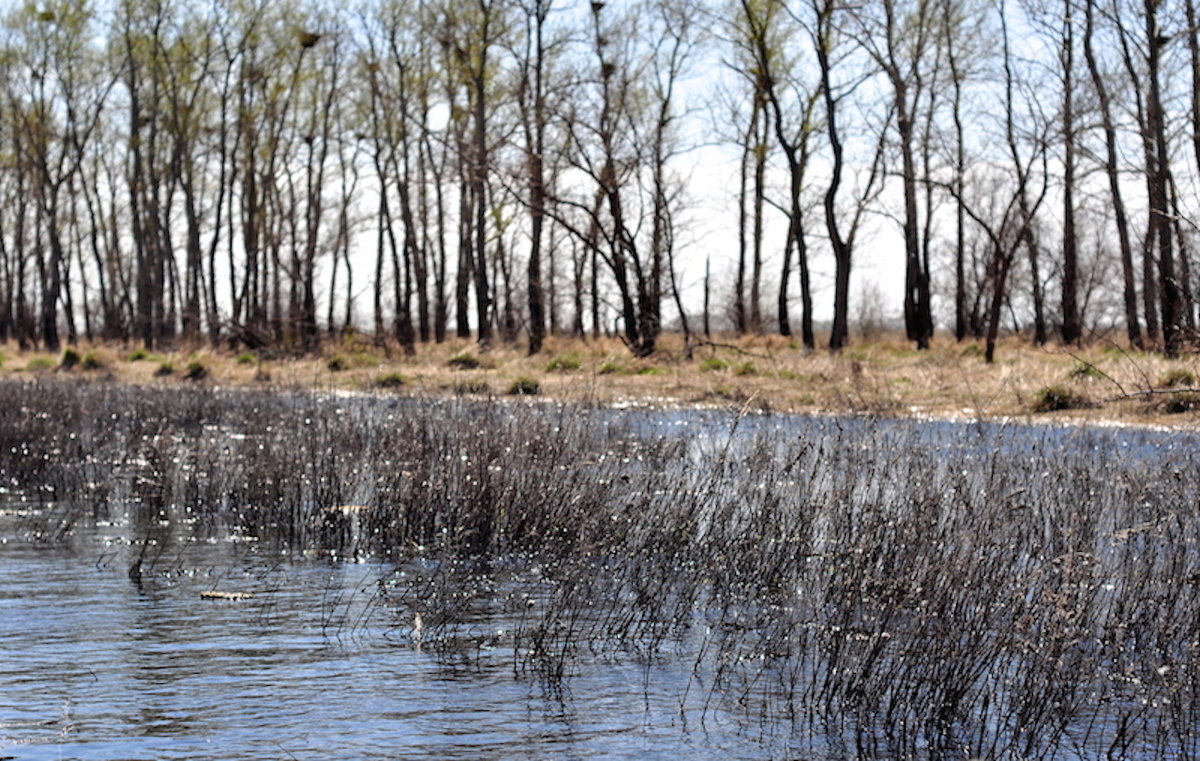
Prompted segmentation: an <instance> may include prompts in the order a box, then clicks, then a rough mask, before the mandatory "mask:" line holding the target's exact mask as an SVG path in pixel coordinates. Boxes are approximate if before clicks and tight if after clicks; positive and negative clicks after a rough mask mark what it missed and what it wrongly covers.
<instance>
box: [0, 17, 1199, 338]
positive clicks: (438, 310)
mask: <svg viewBox="0 0 1200 761" xmlns="http://www.w3.org/2000/svg"><path fill="white" fill-rule="evenodd" d="M2 31H3V38H2V40H0V97H2V102H0V340H10V339H15V340H16V341H17V342H18V343H19V344H20V345H21V346H22V347H29V346H44V347H46V348H48V349H57V348H58V347H59V346H60V345H61V343H62V342H63V341H64V340H66V341H68V342H75V341H77V340H80V339H81V338H85V337H86V338H88V339H92V340H97V339H104V340H122V341H128V340H136V341H139V342H142V343H144V344H145V345H146V346H160V345H169V344H173V343H177V342H180V341H189V342H195V341H203V340H207V341H212V342H214V343H215V342H222V341H234V342H243V343H246V344H248V345H251V346H272V347H277V348H284V349H288V350H297V351H304V350H312V349H314V348H316V347H317V346H318V345H319V343H320V342H321V340H322V339H323V336H325V335H328V334H338V333H340V332H342V331H345V330H348V329H359V330H365V331H368V332H373V333H374V335H376V336H378V337H385V336H391V337H394V339H395V340H397V341H398V342H399V344H400V345H401V346H402V347H403V348H404V349H405V350H406V351H413V350H414V348H415V346H416V344H417V343H418V342H425V341H442V340H444V339H445V338H446V337H447V335H448V334H450V333H453V334H455V335H458V336H462V337H468V336H472V335H475V336H477V337H478V340H479V341H480V342H481V343H483V344H488V343H490V342H492V341H495V340H504V341H517V340H521V339H522V338H524V339H525V340H527V341H528V344H529V350H530V351H531V352H537V351H539V350H540V347H541V344H542V341H543V340H544V338H545V337H546V335H548V334H554V333H565V334H575V335H587V334H589V333H592V334H596V333H617V334H619V335H621V336H622V337H623V338H624V340H625V342H626V343H627V345H628V346H629V348H630V350H631V351H632V352H633V353H635V354H637V355H645V354H649V353H651V352H653V351H654V348H655V344H656V341H657V339H658V336H659V334H660V333H661V331H662V330H663V329H664V323H665V322H666V321H667V320H677V321H678V325H679V328H680V329H681V330H682V331H683V332H684V333H685V335H686V336H688V338H689V341H690V339H691V336H692V335H693V334H694V333H697V332H700V331H703V332H706V333H707V332H709V331H710V330H712V329H713V328H714V326H717V327H720V326H728V327H732V328H733V329H734V330H737V331H739V332H755V331H766V330H778V331H779V332H781V333H784V334H787V335H791V334H793V332H797V333H798V337H799V340H800V341H801V342H802V343H803V345H804V346H805V347H806V348H810V349H811V348H815V347H816V344H817V339H816V331H815V327H814V325H815V324H817V322H818V321H822V322H823V321H825V320H828V322H829V324H830V326H831V327H830V331H829V343H828V345H829V348H831V349H833V350H837V349H840V348H841V347H842V346H844V345H845V344H846V342H847V341H848V340H849V336H850V323H851V318H852V317H853V316H854V315H855V311H854V310H855V309H857V310H858V314H859V315H860V316H862V315H866V314H867V313H868V312H869V310H871V309H874V308H875V307H876V306H877V305H875V304H871V303H867V302H869V301H870V299H869V298H866V297H863V296H862V295H861V294H860V295H859V297H858V303H857V305H855V304H853V303H852V302H854V300H855V291H854V290H853V288H852V277H851V276H852V272H853V268H854V265H855V262H856V261H857V259H858V258H861V257H860V256H859V255H860V252H861V250H862V249H863V248H864V246H868V245H870V246H874V247H877V248H887V247H890V246H891V245H892V244H891V243H890V241H891V240H892V239H894V240H895V241H896V244H895V249H896V251H897V253H896V256H897V257H902V259H903V263H904V278H903V280H904V282H903V283H902V284H900V283H897V284H895V286H894V288H895V290H896V291H897V292H899V291H900V290H901V289H902V292H903V305H904V308H903V315H904V324H905V328H906V330H907V334H908V337H909V338H910V339H911V340H913V341H914V342H915V343H916V344H917V346H919V347H926V346H928V344H929V341H930V339H931V337H932V335H933V332H934V327H935V324H936V322H937V321H938V320H939V319H940V320H942V321H943V322H945V323H948V324H949V326H950V328H951V329H952V330H953V333H954V335H955V337H956V338H958V339H960V340H961V339H964V338H967V337H975V338H979V339H985V340H986V343H987V355H988V358H989V360H990V359H991V358H992V356H993V352H994V347H995V341H996V338H997V336H998V335H999V333H1000V331H1001V330H1002V329H1012V330H1018V331H1022V332H1026V331H1027V332H1028V333H1029V334H1030V336H1031V337H1032V339H1033V340H1035V341H1037V342H1039V343H1044V342H1047V341H1061V342H1064V343H1068V344H1070V343H1077V342H1079V341H1081V340H1084V339H1085V338H1087V337H1088V336H1089V335H1091V334H1093V333H1096V332H1102V331H1106V330H1111V329H1113V328H1114V327H1116V328H1123V329H1124V331H1125V333H1126V336H1127V339H1128V341H1129V343H1130V344H1131V345H1133V346H1135V347H1146V348H1153V347H1158V348H1161V349H1163V350H1165V351H1166V352H1167V353H1168V354H1171V355H1174V354H1177V353H1178V352H1179V351H1181V350H1182V349H1184V348H1185V347H1186V346H1188V345H1189V344H1190V341H1191V338H1192V335H1193V334H1194V332H1195V327H1196V311H1197V305H1196V299H1195V292H1194V289H1193V285H1192V283H1191V271H1192V264H1193V261H1194V256H1195V254H1194V250H1195V247H1196V246H1195V241H1196V228H1195V225H1194V223H1193V219H1194V216H1195V209H1196V203H1195V187H1196V181H1197V179H1198V178H1200V170H1198V166H1200V34H1198V29H1197V22H1196V9H1195V2H1194V0H1182V2H1173V3H1163V2H1159V0H1136V1H1135V0H1053V1H1052V0H1019V1H1018V0H881V1H880V2H872V3H848V2H844V0H644V1H643V0H631V1H630V2H622V3H617V2H611V3H605V2H603V0H594V1H593V2H591V3H585V4H578V3H574V4H573V3H567V2H565V1H564V0H413V1H412V2H395V1H392V0H379V1H378V2H365V3H363V4H361V5H359V6H358V7H355V8H352V9H338V8H332V7H328V6H327V5H325V4H322V3H319V2H311V3H308V4H293V3H289V2H282V0H208V1H207V2H199V3H190V2H182V0H111V1H110V2H88V1H87V0H46V1H45V2H30V3H27V4H24V5H22V6H20V7H18V8H15V9H13V10H11V11H10V12H8V14H7V15H6V16H5V18H4V20H3V30H2ZM713 144H720V145H723V146H724V149H725V152H726V154H727V155H730V156H734V157H735V158H734V159H733V161H732V162H731V163H732V164H733V165H734V167H735V168H734V169H733V171H732V172H731V173H730V177H731V178H732V179H728V178H725V177H723V176H718V175H720V174H721V172H723V171H724V168H723V167H720V168H719V169H720V171H717V168H714V167H712V166H708V167H706V166H696V158H695V157H696V155H697V152H698V151H699V150H700V149H701V148H702V147H706V146H712V145H713ZM709 153H711V151H710V152H709ZM706 155H709V154H706ZM737 157H740V162H739V160H738V158H737ZM722 202H726V203H725V205H726V206H727V208H728V212H727V213H728V223H727V224H725V227H726V228H728V229H730V230H736V235H729V236H728V241H729V246H728V247H729V249H730V250H728V251H726V250H713V249H714V246H713V244H707V245H706V244H704V243H702V242H699V241H697V240H696V238H698V237H701V236H700V234H698V233H697V230H702V229H708V228H700V227H699V225H700V220H699V219H698V217H699V216H701V215H702V214H701V211H700V210H702V209H708V210H711V209H713V208H717V207H719V206H720V205H721V203H722ZM710 216H711V214H710ZM707 224H709V225H710V227H711V225H712V220H711V219H710V220H708V221H707ZM713 239H714V240H716V239H719V238H717V237H716V236H713ZM714 259H715V264H716V265H717V271H716V272H715V273H714V271H713V264H714ZM826 281H828V283H827V282H826ZM883 285H884V287H887V288H891V287H893V286H892V285H891V284H886V283H885V284H883ZM827 288H828V289H829V290H831V292H832V299H831V300H832V314H830V315H828V316H825V315H817V314H816V308H815V306H814V304H815V303H816V302H817V301H818V300H819V299H816V298H815V297H814V292H816V293H817V294H818V295H820V294H821V293H822V292H823V291H824V289H827ZM700 289H702V299H703V300H702V306H699V305H698V303H697V302H700V299H699V298H698V294H697V293H696V292H697V291H698V290H700ZM794 319H798V324H797V325H794V324H793V320H794Z"/></svg>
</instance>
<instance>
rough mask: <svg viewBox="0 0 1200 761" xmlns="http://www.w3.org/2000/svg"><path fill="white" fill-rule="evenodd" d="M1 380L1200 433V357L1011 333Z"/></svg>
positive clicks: (138, 359)
mask: <svg viewBox="0 0 1200 761" xmlns="http://www.w3.org/2000/svg"><path fill="white" fill-rule="evenodd" d="M0 354H2V355H3V364H2V365H0V375H3V376H8V377H17V378H26V379H28V378H31V377H38V376H44V375H46V374H48V373H56V374H64V373H69V374H73V375H77V376H81V377H112V378H115V379H118V380H121V381H124V382H129V383H137V384H150V385H172V384H179V383H196V382H203V383H216V384H225V385H228V384H233V385H258V386H267V385H273V386H283V387H291V388H314V389H330V388H339V389H347V390H361V391H386V392H388V393H399V394H409V395H430V394H434V395H443V394H455V395H469V396H474V397H481V396H501V395H509V394H512V395H518V394H525V395H529V394H537V395H539V396H541V397H545V398H549V399H553V400H558V401H569V402H595V403H601V404H620V405H629V404H649V405H654V406H744V405H748V406H750V407H752V408H755V409H763V410H767V409H769V410H776V411H789V412H822V413H829V412H833V413H872V414H882V415H890V416H913V415H916V416H933V417H942V418H967V419H974V418H997V417H1004V418H1014V417H1015V418H1031V417H1034V416H1037V417H1040V418H1049V419H1071V420H1084V421H1093V422H1100V421H1121V422H1127V423H1135V424H1155V425H1190V424H1193V423H1195V422H1196V420H1197V419H1198V418H1197V414H1198V412H1200V390H1197V387H1198V385H1200V384H1198V382H1197V378H1198V377H1200V357H1198V356H1194V355H1193V356H1187V357H1184V358H1182V359H1179V360H1174V361H1168V360H1166V359H1165V358H1163V357H1162V356H1161V355H1158V354H1150V353H1140V352H1131V351H1128V350H1125V349H1123V348H1120V347H1118V346H1116V345H1112V344H1096V345H1092V346H1090V347H1087V348H1083V349H1063V348H1039V347H1034V346H1030V345H1029V344H1027V343H1025V342H1023V341H1018V340H1015V339H1010V340H1009V341H1007V342H1005V343H1003V345H1002V346H1001V350H1000V352H999V353H998V357H999V359H998V361H997V363H996V364H994V365H986V364H985V363H984V362H983V358H982V356H983V353H982V350H981V348H980V346H979V345H978V344H975V343H969V342H968V343H963V344H958V343H954V342H953V341H946V340H942V341H938V342H935V344H934V346H933V348H932V349H931V350H929V351H925V352H918V351H916V350H915V349H913V348H912V347H911V344H909V343H908V342H906V341H904V340H903V339H902V338H901V337H899V336H892V337H883V338H878V339H875V340H872V341H865V342H860V343H858V344H856V345H854V346H852V347H851V348H849V349H848V350H846V351H845V352H843V353H842V354H840V355H830V354H828V353H825V352H817V353H813V354H809V355H806V354H804V353H803V352H801V351H800V350H799V349H798V348H797V346H796V344H795V343H794V342H791V341H788V340H787V339H784V338H781V337H778V336H757V337H745V338H720V339H716V340H714V341H713V342H711V343H707V344H704V345H701V346H699V347H698V348H696V349H695V351H694V353H693V356H692V358H691V359H690V360H689V359H686V358H685V357H684V356H683V345H682V341H681V339H680V338H679V337H678V336H666V337H664V339H663V341H662V348H661V350H660V351H659V352H658V353H656V354H655V355H654V356H652V357H649V358H646V359H635V358H633V357H631V356H630V355H629V352H628V351H626V349H625V348H624V346H622V345H621V344H620V342H619V341H617V340H615V339H600V340H589V341H582V340H571V339H563V338H552V339H550V340H549V341H548V342H547V345H546V350H545V351H544V352H543V353H542V354H539V355H537V356H534V357H529V356H526V354H525V352H524V351H523V350H522V349H521V347H518V346H503V345H501V346H497V347H494V348H492V349H490V350H488V351H480V350H479V347H478V346H477V345H475V344H474V343H473V342H469V341H465V340H460V339H455V340H450V341H448V342H446V343H445V344H441V345H434V344H429V345H422V346H420V347H419V348H418V350H417V354H416V356H412V357H406V356H404V355H403V353H402V352H400V351H399V350H398V348H397V347H395V346H392V345H377V344H375V343H372V342H370V341H367V340H364V339H360V338H349V339H345V340H343V341H342V342H341V343H339V344H337V345H331V346H327V347H326V348H325V350H324V351H323V352H322V353H321V354H319V355H312V356H305V357H280V356H272V355H269V354H256V353H253V352H242V353H232V352H223V351H216V350H212V349H210V348H198V349H195V350H185V351H177V352H165V353H153V352H151V353H148V352H145V351H141V350H131V349H126V348H123V347H120V346H105V345H101V346H82V347H77V348H73V349H69V350H67V351H66V352H64V353H62V354H55V355H50V354H45V353H37V352H21V351H18V350H17V349H16V347H14V346H11V345H10V346H7V347H3V348H0Z"/></svg>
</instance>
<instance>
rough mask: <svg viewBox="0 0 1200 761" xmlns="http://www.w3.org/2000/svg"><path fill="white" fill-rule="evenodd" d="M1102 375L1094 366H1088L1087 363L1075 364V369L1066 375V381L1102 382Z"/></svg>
mask: <svg viewBox="0 0 1200 761" xmlns="http://www.w3.org/2000/svg"><path fill="white" fill-rule="evenodd" d="M1103 378H1104V373H1102V372H1100V370H1099V368H1097V367H1096V366H1095V365H1090V364H1088V363H1087V362H1076V363H1075V367H1073V368H1071V372H1069V373H1067V379H1068V380H1102V379H1103Z"/></svg>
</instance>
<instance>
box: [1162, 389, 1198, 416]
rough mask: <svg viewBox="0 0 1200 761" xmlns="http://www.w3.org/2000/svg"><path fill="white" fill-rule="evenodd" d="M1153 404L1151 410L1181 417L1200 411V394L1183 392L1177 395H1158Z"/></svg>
mask: <svg viewBox="0 0 1200 761" xmlns="http://www.w3.org/2000/svg"><path fill="white" fill-rule="evenodd" d="M1156 396H1158V398H1157V399H1156V400H1155V401H1154V402H1153V403H1152V404H1151V409H1152V410H1153V411H1155V412H1161V413H1162V414H1164V415H1181V414H1183V413H1185V412H1192V411H1194V410H1200V393H1197V392H1195V391H1183V392H1180V393H1175V394H1158V395H1156Z"/></svg>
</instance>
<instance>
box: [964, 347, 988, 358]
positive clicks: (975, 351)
mask: <svg viewBox="0 0 1200 761" xmlns="http://www.w3.org/2000/svg"><path fill="white" fill-rule="evenodd" d="M959 356H962V357H973V358H976V359H982V358H983V357H984V351H983V349H981V348H979V344H967V345H966V346H964V347H963V348H962V351H960V352H959Z"/></svg>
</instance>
